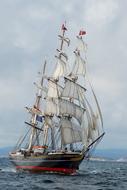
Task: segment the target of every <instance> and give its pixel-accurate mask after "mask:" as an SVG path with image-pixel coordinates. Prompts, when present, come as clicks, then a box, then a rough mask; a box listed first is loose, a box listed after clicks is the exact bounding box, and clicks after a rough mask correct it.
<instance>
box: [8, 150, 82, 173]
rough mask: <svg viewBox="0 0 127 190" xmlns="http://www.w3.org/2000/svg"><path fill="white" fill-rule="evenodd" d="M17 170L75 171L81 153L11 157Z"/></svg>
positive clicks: (79, 161)
mask: <svg viewBox="0 0 127 190" xmlns="http://www.w3.org/2000/svg"><path fill="white" fill-rule="evenodd" d="M10 160H11V162H12V163H13V165H14V166H15V167H16V169H17V170H25V171H30V172H53V173H64V174H72V173H76V171H77V170H78V169H79V165H80V163H81V161H82V160H83V155H67V154H65V155H46V156H38V157H32V156H31V157H27V158H24V157H22V158H20V157H11V156H10Z"/></svg>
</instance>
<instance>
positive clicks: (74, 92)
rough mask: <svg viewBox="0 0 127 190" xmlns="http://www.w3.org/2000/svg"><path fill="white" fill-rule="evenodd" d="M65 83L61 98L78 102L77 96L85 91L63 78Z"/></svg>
mask: <svg viewBox="0 0 127 190" xmlns="http://www.w3.org/2000/svg"><path fill="white" fill-rule="evenodd" d="M65 81H66V83H65V87H64V89H63V91H62V94H61V96H62V97H70V98H73V99H77V100H79V94H84V93H85V90H86V89H85V88H83V87H82V86H80V85H79V84H77V83H75V82H74V81H71V80H70V79H68V78H65Z"/></svg>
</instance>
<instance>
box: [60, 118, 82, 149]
mask: <svg viewBox="0 0 127 190" xmlns="http://www.w3.org/2000/svg"><path fill="white" fill-rule="evenodd" d="M61 138H62V144H64V145H66V144H71V143H76V142H81V141H82V130H81V127H80V126H78V125H76V124H75V123H72V121H71V120H68V119H67V118H62V119H61Z"/></svg>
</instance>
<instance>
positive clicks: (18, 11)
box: [0, 0, 127, 149]
mask: <svg viewBox="0 0 127 190" xmlns="http://www.w3.org/2000/svg"><path fill="white" fill-rule="evenodd" d="M126 7H127V1H126V0H78V1H77V0H70V1H68V0H64V3H63V0H55V1H52V0H36V1H34V0H0V147H4V146H13V145H15V143H16V142H17V140H18V138H19V136H20V135H21V134H22V132H23V130H24V127H25V126H24V120H25V117H26V113H25V109H24V107H25V106H30V105H31V104H33V101H34V99H35V87H34V85H33V82H34V81H36V80H37V79H38V75H37V72H38V71H40V70H41V69H42V65H43V63H44V60H45V59H46V60H47V62H48V63H50V64H51V66H52V64H54V63H55V59H54V55H55V50H56V48H58V39H57V35H58V34H59V33H60V29H61V24H62V23H63V22H64V21H66V22H67V28H68V35H69V37H70V38H71V39H72V43H73V38H75V36H76V35H77V34H78V32H79V30H80V29H82V28H83V29H84V30H85V31H86V33H87V35H86V36H85V41H86V43H87V44H88V50H87V66H88V70H89V75H90V79H91V81H92V84H93V86H94V89H95V92H96V95H97V97H98V100H99V102H100V106H101V109H102V114H103V120H104V129H105V132H106V134H105V137H104V138H103V140H102V142H101V143H100V144H99V146H98V147H99V148H101V149H109V148H115V149H117V148H119V149H126V148H127V140H126V139H127V122H126V116H127V98H126V97H127V85H126V81H127V74H126V73H127V63H126V61H127V53H126V51H127V37H126V36H127V11H126ZM49 69H50V67H49Z"/></svg>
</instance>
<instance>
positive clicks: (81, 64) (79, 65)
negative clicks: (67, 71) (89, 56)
mask: <svg viewBox="0 0 127 190" xmlns="http://www.w3.org/2000/svg"><path fill="white" fill-rule="evenodd" d="M85 64H86V62H85V60H84V59H82V58H81V57H80V55H79V54H77V53H76V58H75V63H74V66H73V69H72V72H71V74H72V75H74V76H77V75H85V73H86V66H85Z"/></svg>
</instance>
